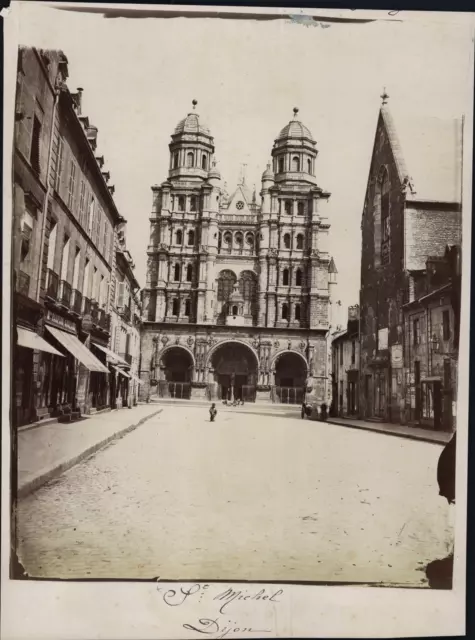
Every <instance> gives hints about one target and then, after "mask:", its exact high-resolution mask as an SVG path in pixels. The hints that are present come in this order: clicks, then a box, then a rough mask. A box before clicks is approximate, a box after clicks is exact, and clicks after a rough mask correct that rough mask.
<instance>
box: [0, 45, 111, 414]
mask: <svg viewBox="0 0 475 640" xmlns="http://www.w3.org/2000/svg"><path fill="white" fill-rule="evenodd" d="M67 77H68V61H67V59H66V56H65V55H64V54H63V53H62V52H55V51H38V50H36V49H29V48H21V49H20V51H19V63H18V77H17V95H16V115H15V120H16V127H15V139H14V152H13V155H14V167H15V171H14V212H13V224H14V232H13V238H14V247H13V268H12V272H13V275H14V285H15V290H16V293H15V308H14V318H15V330H14V357H13V370H14V376H13V378H14V383H13V388H14V391H13V396H14V397H13V403H14V406H15V411H14V413H15V419H14V422H15V424H16V425H18V426H19V425H22V424H26V423H31V422H35V421H38V420H42V419H43V420H44V419H47V418H49V417H58V418H60V419H65V420H70V419H72V418H73V417H74V416H79V415H80V414H84V413H86V414H88V413H92V412H94V411H97V410H101V409H104V408H107V407H108V406H110V384H111V376H113V374H111V369H110V367H109V362H110V358H109V356H108V353H109V352H110V349H109V346H110V339H111V327H110V324H111V320H110V304H111V288H112V287H111V285H112V282H113V278H114V275H115V262H116V253H115V238H116V229H117V227H118V225H120V224H122V223H123V218H122V217H121V216H120V214H119V212H118V210H117V208H116V206H115V203H114V200H113V197H112V194H113V186H110V185H109V184H108V181H109V178H110V176H109V174H108V173H107V172H106V171H105V170H104V169H103V163H104V159H103V157H99V156H97V155H96V149H97V133H98V131H97V128H96V127H94V126H93V125H91V124H90V122H89V119H88V118H87V117H86V116H84V115H83V114H82V112H81V98H82V89H78V90H77V93H74V94H73V93H71V92H70V91H69V89H68V87H67V84H66V80H67Z"/></svg>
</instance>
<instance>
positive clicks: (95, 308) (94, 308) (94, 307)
mask: <svg viewBox="0 0 475 640" xmlns="http://www.w3.org/2000/svg"><path fill="white" fill-rule="evenodd" d="M91 317H92V321H93V322H94V324H99V305H98V303H97V302H96V301H95V300H91Z"/></svg>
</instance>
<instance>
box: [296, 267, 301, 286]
mask: <svg viewBox="0 0 475 640" xmlns="http://www.w3.org/2000/svg"><path fill="white" fill-rule="evenodd" d="M295 284H296V285H297V287H301V286H302V269H297V271H296V272H295Z"/></svg>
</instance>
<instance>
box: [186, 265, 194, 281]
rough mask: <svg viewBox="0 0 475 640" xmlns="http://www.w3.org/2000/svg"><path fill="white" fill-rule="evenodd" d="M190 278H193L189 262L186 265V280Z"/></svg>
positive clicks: (190, 279)
mask: <svg viewBox="0 0 475 640" xmlns="http://www.w3.org/2000/svg"><path fill="white" fill-rule="evenodd" d="M192 280H193V267H192V265H191V264H189V265H188V266H187V267H186V281H187V282H191V281H192Z"/></svg>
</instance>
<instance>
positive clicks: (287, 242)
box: [284, 233, 290, 249]
mask: <svg viewBox="0 0 475 640" xmlns="http://www.w3.org/2000/svg"><path fill="white" fill-rule="evenodd" d="M284 248H285V249H290V233H284Z"/></svg>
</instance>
